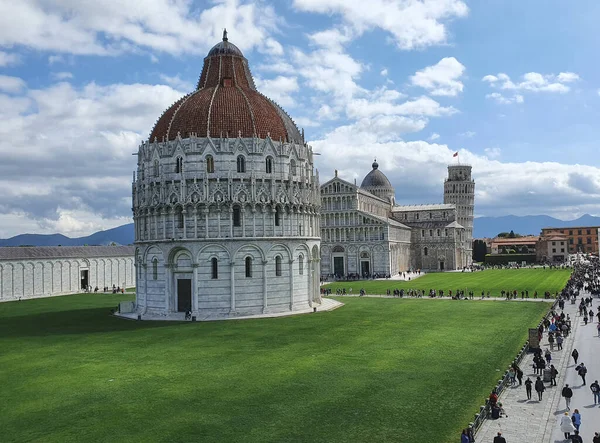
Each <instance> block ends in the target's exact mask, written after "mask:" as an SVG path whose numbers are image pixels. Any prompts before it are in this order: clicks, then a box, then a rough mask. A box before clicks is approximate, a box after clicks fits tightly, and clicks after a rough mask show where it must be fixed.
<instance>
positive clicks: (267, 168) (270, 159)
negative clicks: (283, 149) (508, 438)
mask: <svg viewBox="0 0 600 443" xmlns="http://www.w3.org/2000/svg"><path fill="white" fill-rule="evenodd" d="M265 172H266V173H267V174H271V173H272V172H273V157H267V158H266V160H265Z"/></svg>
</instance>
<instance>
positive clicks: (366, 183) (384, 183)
mask: <svg viewBox="0 0 600 443" xmlns="http://www.w3.org/2000/svg"><path fill="white" fill-rule="evenodd" d="M372 166H373V170H372V171H371V172H369V173H368V174H367V175H366V176H365V178H364V179H363V181H362V183H361V185H360V187H361V188H363V189H365V190H367V191H368V189H367V188H373V187H378V188H381V187H384V188H390V189H394V188H393V187H392V184H391V183H390V181H389V180H388V178H387V177H386V176H385V174H384V173H383V172H381V171H380V170H379V164H378V163H377V160H375V161H374V162H373V165H372Z"/></svg>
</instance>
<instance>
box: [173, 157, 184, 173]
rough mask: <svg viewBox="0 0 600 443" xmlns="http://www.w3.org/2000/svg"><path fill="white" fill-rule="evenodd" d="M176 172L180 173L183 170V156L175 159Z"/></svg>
mask: <svg viewBox="0 0 600 443" xmlns="http://www.w3.org/2000/svg"><path fill="white" fill-rule="evenodd" d="M175 172H176V173H178V174H181V173H182V172H183V157H177V159H176V160H175Z"/></svg>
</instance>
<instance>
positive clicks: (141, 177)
mask: <svg viewBox="0 0 600 443" xmlns="http://www.w3.org/2000/svg"><path fill="white" fill-rule="evenodd" d="M140 179H141V180H142V181H143V180H144V167H143V166H142V168H141V169H140Z"/></svg>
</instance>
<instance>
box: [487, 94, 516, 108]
mask: <svg viewBox="0 0 600 443" xmlns="http://www.w3.org/2000/svg"><path fill="white" fill-rule="evenodd" d="M485 97H486V98H489V99H493V100H495V101H496V102H497V103H500V104H502V105H509V104H511V103H523V102H524V101H525V99H524V98H523V96H522V95H521V94H515V95H514V96H512V97H505V96H504V95H502V94H500V93H499V92H492V93H491V94H487V95H486V96H485Z"/></svg>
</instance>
